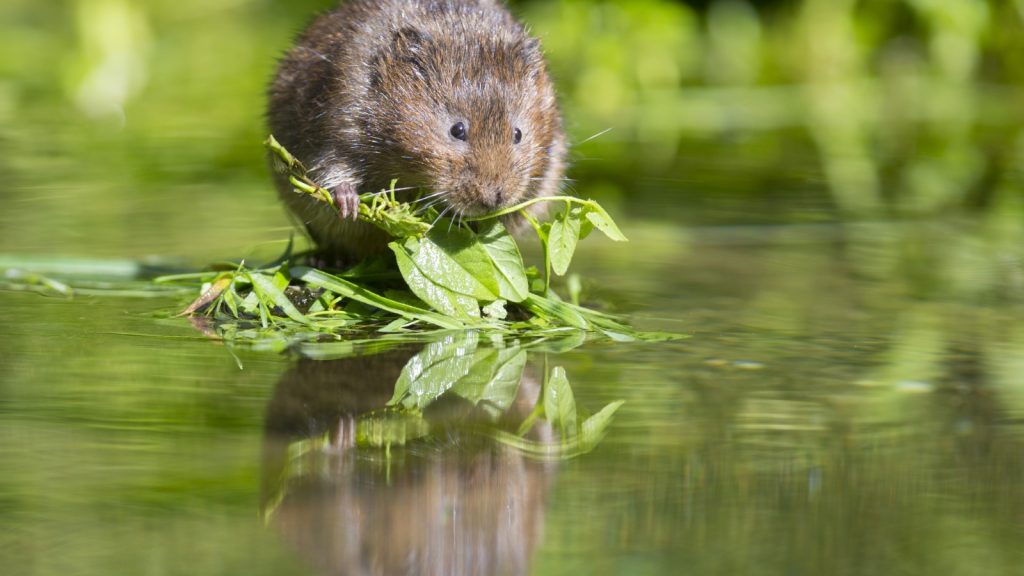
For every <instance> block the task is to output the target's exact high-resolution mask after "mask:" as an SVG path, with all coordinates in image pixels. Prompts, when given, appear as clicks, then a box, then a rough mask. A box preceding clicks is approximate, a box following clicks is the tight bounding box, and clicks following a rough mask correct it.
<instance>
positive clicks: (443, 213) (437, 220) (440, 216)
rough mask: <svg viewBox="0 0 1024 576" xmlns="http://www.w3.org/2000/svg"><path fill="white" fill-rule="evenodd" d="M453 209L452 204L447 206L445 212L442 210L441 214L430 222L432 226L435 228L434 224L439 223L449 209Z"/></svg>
mask: <svg viewBox="0 0 1024 576" xmlns="http://www.w3.org/2000/svg"><path fill="white" fill-rule="evenodd" d="M451 209H452V207H451V206H449V207H447V208H445V209H444V212H441V213H440V214H438V215H437V218H435V219H434V221H433V222H432V223H431V224H430V227H431V228H433V227H434V226H436V225H437V223H438V222H440V221H441V218H444V215H445V214H447V213H448V211H449V210H451Z"/></svg>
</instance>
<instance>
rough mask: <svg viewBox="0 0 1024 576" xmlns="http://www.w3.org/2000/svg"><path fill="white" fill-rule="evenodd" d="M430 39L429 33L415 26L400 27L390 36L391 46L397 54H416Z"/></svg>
mask: <svg viewBox="0 0 1024 576" xmlns="http://www.w3.org/2000/svg"><path fill="white" fill-rule="evenodd" d="M429 41H430V34H428V33H426V32H423V31H422V30H417V29H415V28H408V27H407V28H401V29H399V30H398V31H397V32H395V33H394V35H393V36H392V37H391V46H392V48H393V49H394V50H395V52H397V53H399V54H406V55H408V54H418V53H420V52H421V51H422V49H423V45H424V44H426V43H427V42H429Z"/></svg>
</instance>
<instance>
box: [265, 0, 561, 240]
mask: <svg viewBox="0 0 1024 576" xmlns="http://www.w3.org/2000/svg"><path fill="white" fill-rule="evenodd" d="M269 118H270V127H271V131H272V132H273V134H274V135H275V137H276V138H277V139H278V140H279V141H280V142H281V144H283V145H284V146H285V147H286V148H288V149H289V150H290V151H291V152H292V153H293V154H294V155H295V156H296V157H298V158H299V159H300V160H301V161H302V162H303V163H304V164H305V165H306V166H307V167H309V168H310V170H311V176H312V177H313V179H314V180H316V181H317V182H318V183H320V184H321V185H323V186H324V187H326V188H328V189H330V190H332V192H333V193H334V196H335V198H336V199H337V200H338V201H339V204H340V206H341V208H342V209H341V211H340V213H339V211H337V210H331V209H330V207H328V206H326V205H324V204H321V203H319V202H317V201H315V200H313V199H311V198H308V197H306V196H304V195H299V194H295V193H294V192H293V191H292V188H291V186H290V185H289V184H288V183H287V182H286V181H285V180H284V178H283V177H280V176H278V177H277V180H278V182H277V184H278V189H279V191H280V193H281V197H282V198H283V199H284V201H285V202H286V204H287V205H288V207H289V209H290V210H291V211H292V212H293V213H294V214H295V215H296V216H298V218H299V219H301V220H302V222H303V223H304V224H305V226H306V228H307V230H308V231H309V233H310V235H311V236H312V237H313V240H314V241H315V242H316V243H317V244H318V245H319V247H320V248H321V249H322V250H323V251H325V252H327V253H330V254H333V255H336V256H338V257H341V258H344V259H350V260H351V259H356V258H361V257H364V256H366V255H368V254H372V253H376V252H381V251H383V250H384V249H385V247H386V241H387V239H386V238H385V237H384V236H383V234H382V233H380V232H378V231H377V230H376V229H374V228H372V227H371V226H369V225H367V224H364V223H361V222H357V221H355V220H354V218H353V217H352V214H351V208H352V202H353V201H354V200H353V199H354V198H355V194H358V193H364V192H375V191H379V190H381V189H383V188H386V187H388V185H389V184H390V182H391V181H392V180H393V179H396V178H397V179H398V181H399V184H398V185H399V187H400V188H404V187H410V186H411V187H417V188H418V189H419V190H420V191H421V193H422V194H423V195H424V197H427V198H429V199H430V201H433V200H438V201H439V203H438V204H437V208H438V210H439V211H446V212H447V214H448V215H450V216H458V215H465V216H472V215H479V214H484V213H488V212H491V211H494V210H496V209H499V208H502V207H506V206H511V205H515V204H518V203H520V202H522V201H524V200H527V199H530V198H533V197H536V196H544V195H551V194H554V193H556V192H558V190H559V189H560V186H561V183H562V182H563V176H564V171H565V151H566V144H565V137H564V134H563V131H562V121H561V116H560V114H559V110H558V105H557V102H556V99H555V93H554V89H553V88H552V85H551V81H550V78H549V76H548V73H547V70H546V66H545V63H544V59H543V56H542V54H541V51H540V46H539V43H538V42H537V41H536V40H534V39H533V38H531V37H530V36H529V35H528V34H527V33H526V31H525V29H524V28H523V26H522V25H520V24H519V23H518V22H516V21H515V19H514V18H513V17H512V16H511V15H510V14H509V13H508V11H507V10H506V9H505V8H504V7H503V6H502V5H501V4H500V3H499V2H498V1H497V0H350V1H348V2H345V3H343V4H342V5H341V6H340V7H339V8H337V9H335V10H334V11H332V12H329V13H327V14H324V15H323V16H321V17H319V18H317V19H316V20H315V21H314V22H313V23H312V24H311V25H310V26H309V28H308V29H307V30H306V31H305V32H304V33H303V34H302V36H301V37H300V38H299V40H298V42H297V44H296V46H295V47H294V48H293V49H292V50H291V51H290V52H289V53H288V55H287V56H286V57H285V58H284V60H283V61H282V62H281V65H280V68H279V70H278V73H277V76H276V78H275V80H274V82H273V85H272V86H271V89H270V104H269Z"/></svg>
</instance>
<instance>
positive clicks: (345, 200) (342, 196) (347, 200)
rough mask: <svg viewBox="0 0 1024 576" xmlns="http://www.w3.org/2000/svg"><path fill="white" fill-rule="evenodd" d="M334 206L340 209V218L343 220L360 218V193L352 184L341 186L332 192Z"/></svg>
mask: <svg viewBox="0 0 1024 576" xmlns="http://www.w3.org/2000/svg"><path fill="white" fill-rule="evenodd" d="M331 194H333V195H334V205H335V206H337V207H338V216H339V217H341V219H342V220H355V219H356V218H358V217H359V193H358V192H356V187H355V186H353V185H352V184H348V183H345V184H339V185H337V186H335V187H334V188H333V189H332V190H331Z"/></svg>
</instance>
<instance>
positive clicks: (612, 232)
mask: <svg viewBox="0 0 1024 576" xmlns="http://www.w3.org/2000/svg"><path fill="white" fill-rule="evenodd" d="M587 220H589V221H590V223H591V224H593V225H594V226H596V227H597V229H598V230H600V231H601V232H604V235H605V236H607V237H609V238H611V239H612V240H614V241H616V242H629V239H628V238H626V235H625V234H623V233H622V230H619V227H618V225H616V224H615V221H614V220H612V217H611V216H609V215H608V213H607V212H605V210H604V208H601V207H600V206H598V205H597V204H594V205H593V206H592V207H590V209H589V210H587Z"/></svg>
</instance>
